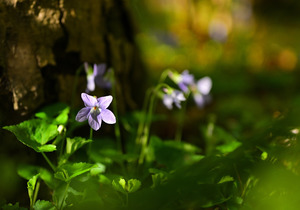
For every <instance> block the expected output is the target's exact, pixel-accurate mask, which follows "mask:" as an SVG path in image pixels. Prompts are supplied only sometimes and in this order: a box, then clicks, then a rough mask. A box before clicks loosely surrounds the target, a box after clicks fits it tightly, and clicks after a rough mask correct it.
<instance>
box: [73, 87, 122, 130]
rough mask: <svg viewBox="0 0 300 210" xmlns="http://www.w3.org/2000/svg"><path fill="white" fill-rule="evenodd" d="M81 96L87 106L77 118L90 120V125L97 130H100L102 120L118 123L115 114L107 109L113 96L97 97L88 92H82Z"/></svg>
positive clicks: (108, 122)
mask: <svg viewBox="0 0 300 210" xmlns="http://www.w3.org/2000/svg"><path fill="white" fill-rule="evenodd" d="M81 98H82V100H83V102H84V105H85V107H84V108H82V109H81V110H80V111H79V112H78V113H77V115H76V118H75V119H76V120H77V121H79V122H83V121H85V120H88V122H89V125H90V126H91V127H92V128H93V129H94V130H95V131H97V130H99V128H100V127H101V123H102V120H103V121H104V122H106V123H107V124H114V123H116V117H115V115H114V114H113V113H112V112H111V111H110V110H108V109H107V107H108V106H109V105H110V103H111V102H112V100H113V97H112V96H104V97H100V98H96V97H93V96H90V95H88V94H86V93H81Z"/></svg>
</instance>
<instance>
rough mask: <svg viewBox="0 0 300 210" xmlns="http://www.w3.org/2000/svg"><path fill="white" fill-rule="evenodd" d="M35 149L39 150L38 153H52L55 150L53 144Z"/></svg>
mask: <svg viewBox="0 0 300 210" xmlns="http://www.w3.org/2000/svg"><path fill="white" fill-rule="evenodd" d="M37 149H38V150H39V152H53V151H55V150H56V146H55V145H53V144H46V145H43V146H39V147H37Z"/></svg>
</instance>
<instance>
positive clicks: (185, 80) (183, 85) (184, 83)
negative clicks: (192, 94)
mask: <svg viewBox="0 0 300 210" xmlns="http://www.w3.org/2000/svg"><path fill="white" fill-rule="evenodd" d="M194 83H195V80H194V75H192V74H190V73H189V70H185V71H183V72H182V73H181V75H180V77H179V81H178V86H179V88H180V89H181V90H182V91H183V92H184V93H188V92H189V86H190V85H192V84H194Z"/></svg>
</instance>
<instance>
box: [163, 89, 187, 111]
mask: <svg viewBox="0 0 300 210" xmlns="http://www.w3.org/2000/svg"><path fill="white" fill-rule="evenodd" d="M165 91H166V92H167V93H166V94H164V96H163V104H164V105H165V106H166V107H167V108H168V109H172V108H173V103H174V104H175V105H176V106H177V107H178V108H179V109H180V108H181V105H180V103H181V101H185V97H184V95H183V93H182V92H181V91H179V90H171V91H170V90H165Z"/></svg>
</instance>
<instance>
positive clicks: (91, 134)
mask: <svg viewBox="0 0 300 210" xmlns="http://www.w3.org/2000/svg"><path fill="white" fill-rule="evenodd" d="M89 139H90V140H93V128H92V127H91V128H90V138H89ZM92 143H93V142H90V143H89V145H88V153H89V154H90V152H91V150H92Z"/></svg>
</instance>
